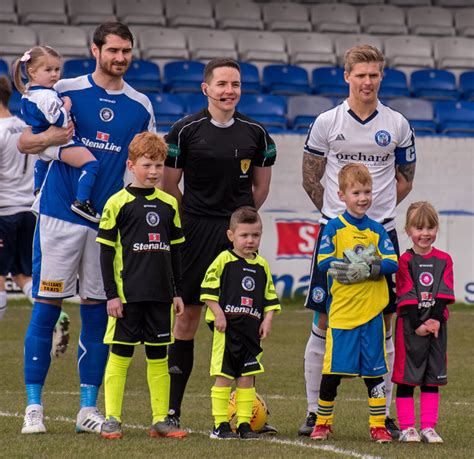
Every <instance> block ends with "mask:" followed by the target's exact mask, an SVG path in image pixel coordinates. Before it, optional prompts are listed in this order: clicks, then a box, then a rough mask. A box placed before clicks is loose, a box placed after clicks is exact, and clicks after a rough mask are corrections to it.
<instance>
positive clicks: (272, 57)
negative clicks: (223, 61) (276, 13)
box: [237, 31, 288, 64]
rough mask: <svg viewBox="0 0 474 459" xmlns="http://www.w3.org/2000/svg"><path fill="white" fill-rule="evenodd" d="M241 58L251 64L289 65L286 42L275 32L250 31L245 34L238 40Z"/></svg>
mask: <svg viewBox="0 0 474 459" xmlns="http://www.w3.org/2000/svg"><path fill="white" fill-rule="evenodd" d="M237 49H238V51H239V57H240V59H241V60H243V61H247V62H251V63H262V62H265V63H269V62H274V63H281V64H287V63H288V56H287V54H286V52H285V40H284V39H283V37H282V36H281V35H279V34H277V33H275V32H257V31H250V32H246V33H243V34H241V35H240V36H239V38H238V40H237Z"/></svg>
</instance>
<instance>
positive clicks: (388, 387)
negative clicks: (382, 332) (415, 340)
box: [383, 333, 395, 416]
mask: <svg viewBox="0 0 474 459" xmlns="http://www.w3.org/2000/svg"><path fill="white" fill-rule="evenodd" d="M385 350H386V352H387V361H388V366H389V372H388V373H387V374H386V375H385V376H384V377H383V379H384V381H385V394H386V397H387V404H386V410H385V413H386V416H390V404H391V403H392V389H393V382H392V373H393V362H394V361H395V346H394V345H393V340H392V334H391V333H390V335H389V336H387V337H386V338H385Z"/></svg>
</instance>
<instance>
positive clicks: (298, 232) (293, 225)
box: [275, 219, 319, 259]
mask: <svg viewBox="0 0 474 459" xmlns="http://www.w3.org/2000/svg"><path fill="white" fill-rule="evenodd" d="M275 225H276V232H277V237H278V245H277V253H276V258H277V259H285V258H286V259H289V258H311V257H312V255H313V250H314V245H315V243H316V239H317V237H318V233H319V223H317V222H315V221H312V220H297V219H292V220H283V219H278V220H276V221H275Z"/></svg>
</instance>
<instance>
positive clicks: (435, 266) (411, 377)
mask: <svg viewBox="0 0 474 459" xmlns="http://www.w3.org/2000/svg"><path fill="white" fill-rule="evenodd" d="M438 226H439V220H438V214H437V213H436V210H435V209H434V208H433V206H432V205H431V204H429V203H428V202H425V201H419V202H415V203H413V204H411V205H410V207H409V208H408V211H407V218H406V226H405V230H406V232H407V234H408V236H410V238H411V240H412V241H413V247H412V248H411V249H408V250H407V251H406V252H405V253H404V254H403V255H402V256H401V257H400V260H399V270H398V272H397V282H396V284H397V297H398V309H397V325H396V337H395V364H394V370H393V377H392V381H393V382H395V383H397V397H396V406H397V414H398V421H399V423H400V430H401V431H402V432H401V435H400V441H401V442H420V441H424V442H425V443H443V439H442V438H441V437H440V436H439V435H438V434H437V433H436V431H435V427H436V424H437V422H438V410H439V386H444V385H446V384H447V382H448V379H447V360H446V348H447V325H446V321H447V319H448V316H449V311H448V307H447V306H448V304H450V303H453V302H454V292H453V261H452V259H451V257H450V256H449V254H447V253H446V252H442V251H441V250H438V249H437V248H435V247H433V243H434V242H435V240H436V235H437V232H438ZM416 386H420V389H421V394H420V429H421V431H420V434H419V433H418V432H417V430H416V428H415V403H414V398H413V393H414V390H415V387H416Z"/></svg>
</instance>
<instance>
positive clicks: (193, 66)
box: [163, 61, 205, 92]
mask: <svg viewBox="0 0 474 459" xmlns="http://www.w3.org/2000/svg"><path fill="white" fill-rule="evenodd" d="M204 67H205V65H204V64H203V63H202V62H198V61H172V62H168V63H167V64H165V67H164V70H163V77H164V78H163V79H164V83H165V90H166V91H168V92H200V91H201V83H202V79H203V72H204Z"/></svg>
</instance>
